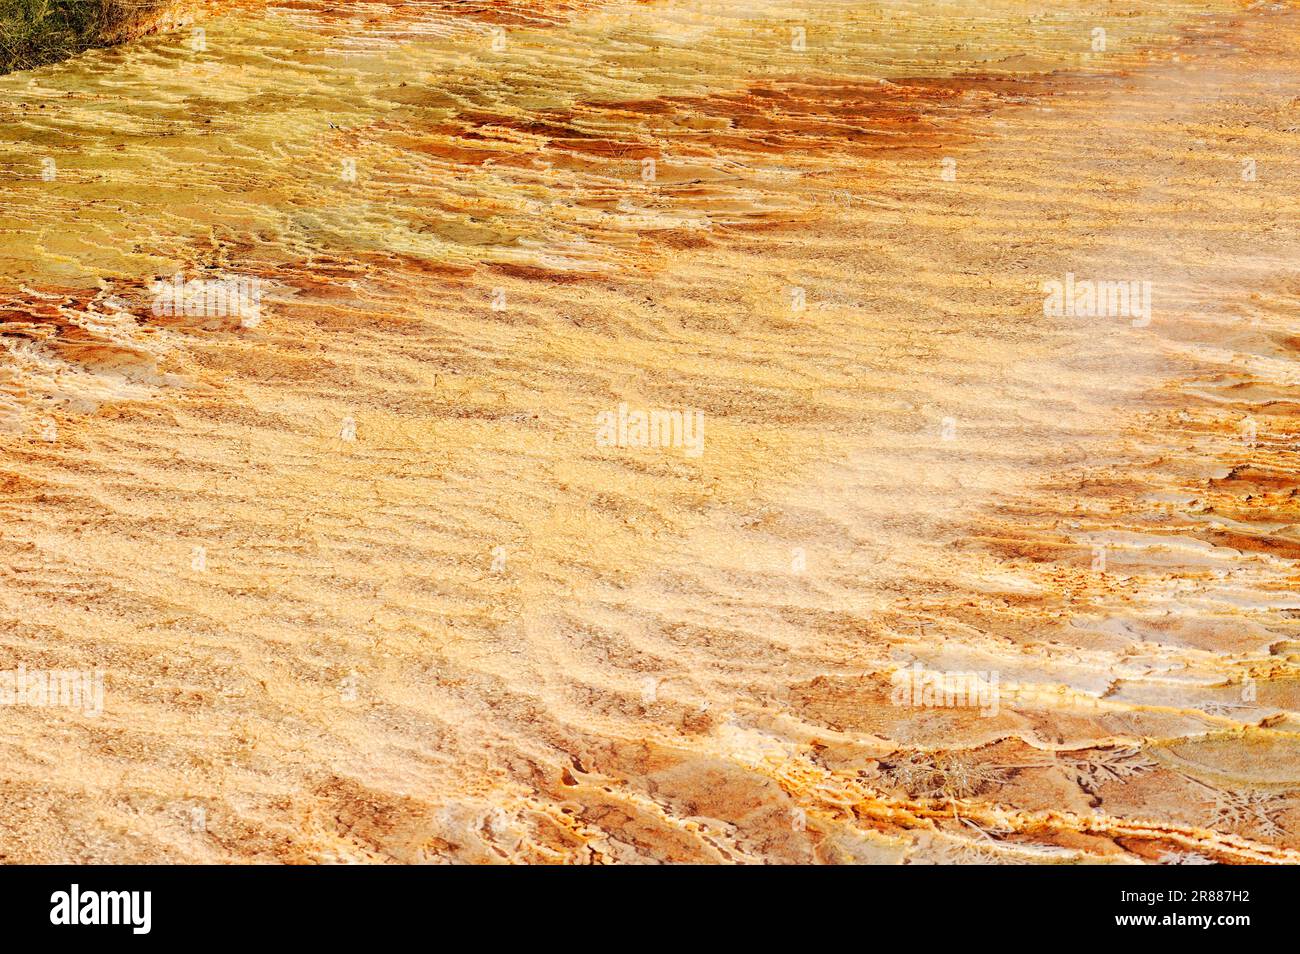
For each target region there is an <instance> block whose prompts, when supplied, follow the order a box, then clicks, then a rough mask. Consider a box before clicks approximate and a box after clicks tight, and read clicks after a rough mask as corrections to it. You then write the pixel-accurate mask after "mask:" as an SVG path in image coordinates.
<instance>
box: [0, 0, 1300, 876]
mask: <svg viewBox="0 0 1300 954" xmlns="http://www.w3.org/2000/svg"><path fill="white" fill-rule="evenodd" d="M489 6H491V5H489ZM979 8H980V9H981V10H982V11H984V12H982V13H981V14H980V16H979V17H978V18H974V19H972V16H971V14H970V10H971V9H972V8H971V6H967V5H961V4H954V5H941V6H934V5H922V4H893V3H891V4H887V5H883V6H882V7H881V8H864V7H862V6H861V5H851V4H810V5H796V4H783V5H778V4H753V5H750V6H742V7H739V8H736V9H735V10H734V11H732V12H731V13H730V14H729V15H728V16H725V17H724V16H719V15H718V14H717V13H716V7H712V8H711V7H709V5H707V4H691V3H679V4H674V5H673V7H672V8H666V7H663V6H661V5H653V4H642V5H624V4H611V5H591V6H590V8H589V9H585V10H583V11H582V12H581V15H579V16H575V17H573V18H572V19H569V17H568V13H567V12H566V10H565V9H564V8H559V7H556V8H551V9H550V10H549V11H547V12H548V13H549V16H545V17H541V16H537V15H535V14H534V15H533V16H532V18H531V19H530V18H529V17H528V15H527V14H528V12H529V11H530V9H532V8H531V7H530V6H529V5H527V4H511V5H497V6H496V7H493V8H492V9H494V10H495V14H494V15H484V16H482V17H480V18H478V19H473V20H471V19H467V18H465V17H460V16H457V15H455V14H454V13H453V12H443V13H439V14H438V15H436V16H428V15H426V16H424V17H422V18H416V17H413V16H407V17H403V16H401V15H399V14H401V13H402V10H401V9H400V8H398V9H394V10H391V11H389V12H391V13H392V14H393V15H386V16H382V17H380V16H374V17H370V18H369V19H367V18H365V17H358V18H354V19H350V20H340V19H338V18H337V17H336V16H330V15H326V14H325V12H324V11H323V10H322V9H321V5H319V4H314V3H296V4H291V5H286V6H285V7H284V8H283V9H284V10H286V11H288V12H287V13H284V14H282V15H278V16H273V17H270V18H260V17H255V16H249V17H231V18H227V19H225V20H216V21H213V22H212V23H210V24H209V25H208V27H207V38H208V44H209V52H208V54H206V55H203V56H196V55H194V54H193V53H191V52H188V51H187V50H186V49H184V44H183V43H182V42H181V41H180V40H176V41H174V42H169V41H168V40H166V39H165V38H160V39H157V40H150V41H147V42H145V43H143V44H141V45H140V46H138V47H134V46H133V47H130V48H124V49H120V50H114V51H107V52H105V53H101V54H91V55H90V56H89V57H87V58H84V59H82V60H79V61H76V62H75V63H69V64H62V65H60V66H58V67H53V68H50V69H48V70H42V71H37V72H36V73H33V74H32V75H31V77H23V78H18V77H9V78H5V79H4V80H3V81H0V118H3V121H5V122H6V123H8V124H10V125H11V126H12V127H13V128H14V129H15V130H17V131H18V132H19V133H20V135H17V136H15V137H12V138H10V139H8V140H6V143H5V144H4V145H3V146H0V170H3V171H4V172H5V173H6V174H7V175H6V176H5V177H4V178H3V179H2V180H0V250H2V251H3V264H2V265H0V268H2V269H3V271H0V291H3V294H4V297H5V301H4V302H3V303H0V304H2V305H3V310H0V318H3V320H4V322H5V323H4V326H3V328H4V330H5V332H6V336H7V337H6V338H5V340H6V342H7V345H6V346H7V347H8V348H9V354H8V355H6V356H4V363H3V364H0V380H2V381H3V387H4V391H5V394H6V395H8V397H9V401H8V405H7V407H8V414H7V421H8V424H9V428H10V437H9V439H8V443H7V444H6V446H5V449H4V452H3V456H0V490H2V491H3V497H0V508H2V509H0V568H2V571H3V576H2V577H0V632H2V633H3V644H2V646H0V651H2V652H3V654H4V655H3V656H0V668H10V667H12V666H15V665H17V664H18V663H19V662H22V663H24V664H25V665H26V666H27V667H29V668H39V667H45V668H61V669H62V668H100V667H102V668H104V669H105V670H106V671H107V686H108V688H107V698H106V711H105V713H104V714H103V715H102V716H100V717H98V718H90V717H86V716H83V715H80V714H76V713H67V712H59V711H56V710H48V709H32V708H11V709H6V710H4V711H3V712H2V713H0V715H2V716H3V719H4V722H3V726H4V732H2V733H0V743H3V746H4V750H3V756H4V764H5V765H6V769H5V772H4V773H3V775H2V776H0V779H2V781H0V787H2V789H3V791H2V794H3V796H4V799H3V804H4V808H3V809H0V837H2V838H3V844H4V847H5V851H6V857H7V858H8V859H10V860H22V861H32V860H42V861H51V860H86V861H89V860H95V861H145V860H157V859H169V860H187V861H216V860H256V861H321V860H335V859H355V860H367V861H385V860H393V861H403V862H406V861H441V860H451V861H471V862H477V861H499V860H505V859H511V860H520V861H536V862H551V861H569V862H590V861H595V862H619V861H651V860H670V861H673V860H677V861H681V860H690V861H741V862H748V861H806V860H824V861H853V860H881V861H902V860H908V861H912V862H918V863H919V862H927V861H944V860H957V861H973V862H994V863H996V862H1015V861H1020V862H1024V861H1050V862H1069V861H1085V862H1134V861H1156V860H1162V859H1163V860H1170V859H1174V860H1179V859H1182V860H1185V859H1189V858H1190V859H1192V860H1196V859H1198V858H1208V859H1215V860H1225V861H1234V862H1277V861H1294V860H1296V857H1297V855H1296V852H1297V851H1300V844H1297V836H1296V835H1295V834H1294V832H1295V831H1296V830H1297V825H1300V804H1298V803H1297V801H1296V799H1295V798H1294V796H1293V795H1292V792H1293V791H1294V789H1295V788H1296V787H1297V786H1300V778H1298V777H1297V776H1298V775H1300V760H1298V759H1297V758H1296V746H1297V745H1300V737H1297V734H1296V725H1297V722H1296V716H1295V712H1296V710H1297V705H1296V701H1297V700H1296V688H1295V687H1296V686H1297V685H1300V683H1297V679H1296V675H1297V674H1296V666H1295V662H1296V655H1295V653H1296V642H1295V630H1296V615H1295V614H1296V611H1297V610H1300V603H1298V602H1297V599H1296V597H1295V582H1296V574H1295V569H1294V558H1295V549H1294V548H1295V547H1296V545H1297V538H1296V533H1295V529H1294V521H1295V512H1296V503H1295V498H1294V479H1293V476H1292V475H1293V473H1294V453H1295V452H1294V436H1295V434H1296V433H1297V426H1296V415H1295V409H1294V406H1293V403H1292V402H1293V398H1292V397H1291V386H1292V385H1293V384H1294V377H1293V375H1294V373H1293V371H1292V370H1291V368H1292V367H1293V365H1292V361H1293V357H1294V351H1295V341H1296V340H1297V339H1296V327H1295V326H1296V319H1295V308H1294V299H1295V291H1296V287H1297V286H1296V283H1295V279H1294V273H1293V263H1294V261H1295V260H1296V259H1295V253H1296V251H1297V244H1298V243H1297V241H1296V236H1295V234H1294V231H1293V228H1292V226H1291V225H1290V222H1289V220H1290V217H1291V216H1292V215H1293V212H1294V208H1295V202H1296V194H1297V193H1296V189H1295V186H1294V182H1295V173H1296V171H1297V160H1296V159H1295V156H1296V155H1297V152H1296V145H1297V139H1298V138H1300V134H1298V133H1297V131H1296V129H1295V128H1294V102H1295V101H1296V97H1298V96H1300V81H1298V80H1297V78H1296V72H1295V69H1294V67H1295V54H1294V52H1293V51H1294V49H1295V40H1296V39H1297V38H1300V21H1298V20H1297V16H1296V15H1295V14H1294V13H1293V12H1291V11H1289V10H1286V9H1276V10H1274V9H1266V8H1257V9H1253V10H1250V11H1245V10H1242V9H1240V8H1239V7H1238V6H1236V5H1228V4H1203V5H1192V4H1188V5H1181V6H1175V7H1165V8H1163V9H1161V10H1157V9H1156V8H1155V6H1154V5H1147V4H1139V5H1137V7H1136V8H1135V9H1136V11H1137V13H1138V15H1137V16H1134V17H1114V18H1112V17H1109V16H1107V13H1106V8H1105V7H1104V6H1098V7H1096V8H1093V7H1090V6H1089V4H1087V3H1077V4H1068V5H1065V7H1064V8H1063V9H1061V10H1059V11H1058V12H1057V13H1055V14H1053V15H1051V16H1047V17H1037V18H1036V17H1035V16H1032V15H1027V14H1025V13H1024V12H1023V9H1022V7H1021V6H1020V5H1019V4H1012V3H1006V4H1000V5H992V6H990V5H988V4H980V5H979ZM385 9H386V10H387V8H385ZM729 9H730V8H729ZM710 10H712V11H714V12H710ZM449 11H450V8H449ZM555 11H559V12H555ZM408 12H409V11H408ZM425 12H426V13H427V11H425ZM1206 14H1209V15H1206ZM498 22H504V23H506V24H508V31H507V34H508V46H507V49H506V51H504V52H500V53H494V52H493V51H492V50H491V46H490V44H491V40H492V33H491V27H492V26H493V25H495V24H497V23H498ZM796 23H802V24H804V25H806V28H807V32H808V37H809V50H808V51H807V52H802V53H798V52H795V51H792V50H790V49H789V38H790V34H789V30H790V27H791V25H792V24H796ZM1097 23H1105V24H1106V26H1107V27H1108V28H1109V36H1110V44H1109V50H1108V52H1107V54H1106V55H1105V56H1095V55H1092V54H1089V55H1087V56H1086V57H1085V55H1084V54H1083V53H1082V52H1079V51H1084V50H1087V48H1088V39H1087V38H1088V36H1089V31H1090V29H1091V27H1092V26H1093V25H1095V24H1097ZM376 24H383V25H384V28H383V29H379V28H378V27H377V26H376ZM1174 36H1180V37H1181V39H1178V40H1174V39H1171V37H1174ZM962 43H964V44H965V46H964V47H961V46H959V44H962ZM764 70H766V72H763V71H764ZM1052 70H1057V71H1058V72H1055V73H1051V72H1049V71H1052ZM953 72H959V73H963V74H965V75H964V76H963V78H962V79H960V80H953V79H951V78H950V74H952V73H953ZM32 83H34V85H29V84H32ZM42 107H44V108H42ZM47 154H48V155H52V156H53V157H54V158H55V159H56V161H57V163H58V167H59V170H60V173H59V178H58V180H56V181H55V182H53V183H47V182H44V181H42V180H41V177H40V162H39V160H40V158H41V157H42V156H44V155H47ZM345 155H348V156H352V157H354V158H356V159H357V160H358V162H357V165H358V170H359V176H360V181H358V182H357V183H355V184H349V183H345V182H342V181H340V178H339V175H338V167H337V160H338V158H339V157H340V156H345ZM945 156H950V157H952V158H955V159H956V160H957V167H956V168H957V173H958V174H957V179H956V181H955V182H948V181H944V180H943V179H942V178H941V177H940V174H939V173H940V169H941V166H940V160H941V159H942V158H943V157H945ZM647 157H651V158H655V159H656V178H655V181H654V182H651V183H646V182H644V181H642V179H641V171H642V165H641V161H642V159H643V158H647ZM1246 157H1250V158H1254V159H1255V160H1256V164H1257V169H1258V177H1257V179H1256V181H1254V182H1250V183H1248V182H1244V181H1243V180H1242V178H1241V175H1240V170H1241V168H1242V167H1241V159H1243V158H1246ZM706 226H707V227H706ZM205 267H206V269H205V270H206V271H208V272H211V273H213V274H240V275H247V274H258V275H261V276H264V277H265V278H266V279H267V280H268V281H271V282H274V283H275V290H274V292H273V293H272V295H271V299H272V300H271V301H270V302H268V305H267V308H266V314H265V316H264V320H263V321H262V323H261V324H259V325H258V326H257V327H255V328H239V327H237V326H236V324H235V322H233V321H221V320H214V321H212V322H209V323H208V324H209V327H196V326H195V325H196V324H198V323H197V322H195V321H184V320H181V321H158V320H155V319H153V318H151V317H149V316H148V294H147V292H146V290H145V285H146V284H147V282H148V280H149V279H150V278H151V277H152V276H155V275H167V274H170V273H171V272H172V271H174V270H175V269H178V268H182V269H185V270H186V271H187V272H188V273H190V274H193V273H194V272H195V271H196V270H197V269H200V268H205ZM1067 271H1073V272H1075V273H1077V274H1079V275H1081V276H1084V275H1089V274H1091V275H1094V276H1095V277H1100V278H1128V277H1132V278H1148V279H1150V280H1152V282H1153V285H1154V288H1155V314H1154V320H1153V321H1152V324H1151V326H1150V327H1148V328H1132V327H1127V326H1126V323H1125V322H1124V321H1123V320H1122V319H1097V320H1093V321H1087V320H1079V319H1046V318H1044V317H1043V313H1042V308H1041V301H1042V295H1041V291H1040V288H1039V286H1040V283H1041V282H1042V281H1043V280H1044V279H1048V278H1057V277H1061V276H1063V275H1064V273H1065V272H1067ZM794 287H800V288H803V289H804V290H805V294H806V301H807V307H806V308H805V309H804V310H803V311H801V312H794V311H792V309H791V301H792V299H791V296H790V289H791V288H794ZM498 288H499V289H503V290H504V292H505V302H506V308H505V310H504V311H494V310H493V309H492V307H491V301H492V296H493V290H494V289H498ZM110 295H111V296H114V297H115V299H117V300H119V301H120V302H121V303H123V304H125V305H127V306H129V307H127V308H126V310H125V313H123V311H122V310H120V309H114V308H113V307H110V306H109V304H108V303H107V299H108V298H109V296H110ZM624 401H625V402H628V403H629V404H630V405H632V406H633V407H682V406H689V407H697V408H700V409H702V410H703V411H704V412H705V415H706V418H705V419H706V451H705V454H704V455H703V456H702V457H701V458H699V459H698V460H693V459H691V458H687V457H685V456H683V455H682V454H681V453H680V452H678V451H671V452H654V451H630V450H624V451H617V450H612V449H609V448H602V447H598V446H597V445H596V444H595V441H594V431H595V428H594V419H595V414H596V413H597V412H598V411H600V410H603V409H607V408H613V407H615V406H616V405H617V404H618V403H619V402H624ZM1247 414H1249V415H1252V416H1253V417H1254V418H1255V419H1256V422H1257V430H1258V439H1257V441H1256V442H1255V444H1254V445H1253V446H1251V445H1248V444H1246V443H1245V442H1243V441H1242V440H1241V438H1240V433H1241V431H1240V421H1241V418H1242V417H1243V416H1245V415H1247ZM348 418H351V419H353V420H354V421H355V423H356V433H357V440H356V441H355V442H350V441H344V440H341V439H340V438H339V434H340V431H341V427H342V425H343V422H344V421H345V419H348ZM944 418H952V419H953V421H954V424H955V436H954V439H953V440H943V439H942V436H941V429H942V424H941V422H942V421H943V419H944ZM47 419H53V420H54V422H55V423H56V426H57V435H58V436H57V440H55V441H53V442H47V441H44V440H42V439H41V438H40V436H39V429H40V427H41V425H42V423H43V422H45V421H46V420H47ZM1097 545H1104V546H1105V547H1106V552H1107V557H1108V561H1107V569H1106V570H1105V571H1104V572H1099V571H1095V570H1093V569H1092V560H1093V548H1094V546H1097ZM196 546H201V547H203V548H204V549H205V552H206V560H207V569H206V571H198V570H194V569H192V568H191V559H192V552H193V548H194V547H196ZM497 547H504V548H505V554H506V563H505V567H504V569H501V568H499V565H498V569H496V570H494V568H493V560H494V550H495V548H497ZM796 548H798V549H800V550H802V551H803V552H804V556H805V557H806V563H807V567H806V569H805V570H804V571H803V572H799V573H796V572H793V571H792V560H793V558H794V552H795V550H796ZM498 552H499V551H498ZM913 659H916V660H919V661H921V662H922V663H924V664H925V665H927V666H930V667H932V668H936V669H975V670H989V669H994V670H997V671H998V672H999V673H1000V679H1001V685H1002V688H1003V690H1004V697H1003V700H1002V705H1001V708H1000V711H999V713H998V714H997V715H996V716H994V717H991V718H981V717H980V716H979V714H978V713H977V712H972V711H970V710H955V709H937V710H930V711H925V712H919V713H918V712H916V711H913V710H900V709H899V708H897V707H895V706H893V705H891V704H890V701H889V692H890V684H889V676H890V674H891V673H892V671H893V670H894V669H895V668H896V667H898V666H900V665H907V664H909V663H910V662H911V661H912V660H913ZM353 674H355V679H356V682H355V685H356V688H357V693H356V698H355V700H350V699H348V698H345V696H344V695H342V694H341V693H340V684H341V683H342V681H343V680H345V679H348V678H350V677H352V675H353ZM1247 675H1249V676H1252V677H1253V678H1254V679H1255V682H1256V685H1257V691H1258V698H1257V699H1256V700H1254V701H1253V702H1252V703H1251V704H1250V705H1245V704H1243V703H1242V694H1241V691H1240V683H1241V681H1242V679H1243V678H1244V677H1245V676H1247ZM647 680H649V682H647ZM196 807H201V808H204V809H205V810H206V827H205V828H204V829H202V830H199V829H196V828H195V827H194V826H193V825H192V824H191V821H192V817H193V816H192V815H191V809H193V808H196ZM796 819H798V822H797V823H796V822H795V820H796Z"/></svg>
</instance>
